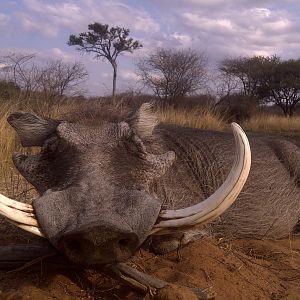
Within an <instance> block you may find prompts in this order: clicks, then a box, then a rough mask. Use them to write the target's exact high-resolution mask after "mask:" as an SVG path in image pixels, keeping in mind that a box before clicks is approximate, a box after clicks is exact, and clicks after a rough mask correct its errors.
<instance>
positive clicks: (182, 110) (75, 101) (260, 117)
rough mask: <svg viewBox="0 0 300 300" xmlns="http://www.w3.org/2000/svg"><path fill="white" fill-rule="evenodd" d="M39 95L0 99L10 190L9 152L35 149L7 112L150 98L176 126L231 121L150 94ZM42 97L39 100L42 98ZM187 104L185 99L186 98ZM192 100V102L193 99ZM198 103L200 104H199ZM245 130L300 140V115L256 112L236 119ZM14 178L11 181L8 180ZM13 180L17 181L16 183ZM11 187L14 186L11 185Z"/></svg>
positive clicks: (0, 150)
mask: <svg viewBox="0 0 300 300" xmlns="http://www.w3.org/2000/svg"><path fill="white" fill-rule="evenodd" d="M39 96H42V95H39V94H36V95H35V96H34V97H32V98H29V99H27V100H26V101H25V100H23V101H22V100H21V99H22V96H20V97H16V98H11V99H10V100H9V101H3V100H2V101H0V111H1V115H0V136H1V143H0V161H1V169H2V171H1V175H2V177H3V178H2V180H4V179H5V180H6V181H11V183H10V184H9V183H6V188H8V186H10V187H9V188H8V189H9V190H10V191H11V192H12V193H17V192H20V190H19V189H18V187H16V186H17V185H18V182H19V181H20V178H19V177H18V178H17V179H16V178H15V177H14V176H16V175H17V172H16V170H15V168H14V167H13V164H12V161H11V155H12V153H13V152H15V151H18V152H25V151H27V152H34V151H36V149H34V148H29V149H25V148H22V147H21V145H20V143H19V141H18V139H17V138H16V134H15V132H14V130H13V129H12V128H11V127H10V125H9V124H8V123H7V117H8V116H9V114H10V113H12V112H14V111H18V110H23V111H32V112H35V113H37V114H38V115H41V116H45V117H50V118H63V116H64V115H67V114H70V113H71V114H72V112H78V111H83V110H85V109H92V110H103V111H104V110H105V109H106V108H107V107H111V106H112V105H114V106H116V107H118V108H128V109H130V107H137V106H138V105H140V104H141V103H142V102H145V101H152V102H154V103H157V108H156V110H157V115H158V117H159V119H160V121H161V122H165V123H172V124H177V125H180V126H186V127H193V128H201V129H211V130H218V131H223V130H228V129H229V123H230V122H231V121H234V116H232V115H230V111H228V110H227V111H226V110H224V109H223V108H220V107H218V106H214V105H212V104H209V103H206V104H205V105H194V104H191V105H190V106H189V105H167V106H166V105H164V106H160V105H159V104H160V102H159V101H158V102H155V100H153V98H151V97H149V96H148V97H146V96H145V97H143V96H138V97H137V96H133V95H130V94H124V95H121V96H119V97H117V99H116V100H115V101H114V102H112V101H111V98H101V99H98V100H97V99H93V100H91V99H90V100H89V99H84V98H83V97H81V98H78V97H73V98H71V97H69V98H68V97H64V98H61V99H59V100H57V101H54V100H53V99H50V98H48V99H45V98H44V99H43V98H39ZM42 99H43V100H42ZM187 103H188V100H187ZM193 103H194V102H193ZM200 104H201V103H200ZM239 123H240V124H241V125H242V127H243V128H244V129H245V130H246V131H251V132H257V133H264V134H266V133H268V134H280V135H284V136H290V137H292V138H295V139H297V140H300V116H294V117H293V118H286V117H284V116H280V115H276V114H272V113H267V112H265V111H264V112H257V113H256V114H255V115H253V116H251V117H250V118H246V119H245V120H242V121H240V122H239ZM13 178H14V180H13V182H12V179H13ZM16 181H17V182H16ZM12 186H14V187H12Z"/></svg>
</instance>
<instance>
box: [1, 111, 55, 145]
mask: <svg viewBox="0 0 300 300" xmlns="http://www.w3.org/2000/svg"><path fill="white" fill-rule="evenodd" d="M7 121H8V123H9V124H10V125H11V126H12V127H13V128H14V129H15V130H16V132H17V133H18V135H19V137H20V140H21V143H22V146H23V147H31V146H40V147H41V146H43V144H44V141H45V140H46V139H47V138H48V137H49V136H50V135H51V134H52V133H54V132H55V130H56V127H57V125H58V124H59V121H56V120H51V119H43V118H40V117H38V116H37V115H35V114H31V113H26V112H15V113H12V114H11V115H10V116H9V117H8V118H7Z"/></svg>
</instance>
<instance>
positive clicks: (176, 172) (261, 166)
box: [8, 105, 300, 266]
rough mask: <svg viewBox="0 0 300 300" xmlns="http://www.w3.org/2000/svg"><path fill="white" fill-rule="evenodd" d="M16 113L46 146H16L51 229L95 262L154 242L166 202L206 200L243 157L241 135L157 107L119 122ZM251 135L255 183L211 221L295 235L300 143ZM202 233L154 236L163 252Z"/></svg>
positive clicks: (74, 253) (230, 232)
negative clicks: (167, 116)
mask: <svg viewBox="0 0 300 300" xmlns="http://www.w3.org/2000/svg"><path fill="white" fill-rule="evenodd" d="M83 119H84V118H83ZM8 121H9V122H10V124H11V125H12V126H13V127H14V128H15V129H16V131H17V132H18V134H19V136H20V139H21V141H22V144H23V145H24V146H33V145H34V146H40V147H42V150H41V153H40V154H38V155H36V156H29V157H28V156H23V155H19V154H16V155H15V156H14V163H15V165H16V167H17V169H18V170H19V171H20V173H21V174H22V175H23V176H24V177H25V178H26V179H27V180H28V181H29V182H31V183H32V184H33V185H34V186H35V187H36V188H37V190H38V191H39V192H40V194H41V197H40V198H38V199H36V200H34V202H33V205H34V209H35V212H36V215H37V219H38V222H39V224H40V226H41V228H42V229H43V232H44V233H45V235H46V236H47V237H48V239H49V240H50V242H51V243H52V244H53V245H54V246H55V247H57V248H58V249H59V250H61V251H62V252H63V253H65V254H66V255H67V256H68V257H69V258H70V259H71V260H72V261H75V262H78V263H81V264H82V265H87V266H94V265H99V264H106V263H114V262H120V261H125V260H126V259H127V258H128V257H130V256H131V255H132V254H133V253H134V251H135V250H136V249H137V248H138V247H140V245H142V243H143V242H144V241H145V239H146V237H147V235H148V234H149V232H150V230H151V228H152V226H153V224H154V223H155V222H156V220H157V217H158V213H159V211H160V209H161V207H164V208H171V209H174V208H180V207H186V206H190V205H191V204H195V203H197V202H199V201H203V200H204V199H206V198H207V197H208V196H209V195H211V194H212V193H213V192H214V191H215V190H216V189H217V188H218V187H219V186H220V185H221V184H222V182H223V181H224V180H225V178H226V176H227V174H228V172H229V170H230V167H231V163H232V161H233V156H234V141H233V137H232V134H230V133H216V132H210V131H201V130H197V129H191V128H181V127H177V126H171V125H159V126H156V120H155V118H153V115H152V113H151V112H150V111H149V107H148V106H147V105H143V106H142V107H141V108H140V109H139V110H138V111H137V112H135V113H134V114H132V115H129V116H124V117H123V116H121V115H120V118H119V119H116V120H113V121H112V120H109V118H108V119H107V120H102V122H99V120H96V119H93V120H88V121H87V122H86V120H85V119H84V120H83V121H84V122H82V121H80V120H79V121H78V122H75V123H71V122H66V121H53V120H44V119H41V118H39V117H37V116H34V115H29V114H26V113H15V114H13V115H11V116H10V117H9V120H8ZM249 140H250V145H251V150H252V157H253V159H252V168H251V171H250V175H249V178H248V181H247V183H246V185H245V187H244V189H243V191H242V193H241V194H240V195H239V197H238V199H237V200H236V202H235V203H234V204H233V205H232V207H231V208H229V209H228V210H227V211H226V212H225V213H224V214H223V215H222V216H221V218H219V219H218V220H216V221H215V222H214V223H213V224H210V225H208V226H207V227H206V229H207V230H209V231H210V232H211V233H213V234H219V235H221V236H229V237H234V238H239V237H244V238H245V237H246V238H248V237H249V238H260V239H262V238H272V239H273V238H275V239H276V238H283V237H286V236H288V235H289V234H290V233H291V232H292V231H293V230H294V228H296V225H297V222H298V221H299V219H300V190H299V182H300V163H299V161H300V150H299V147H298V146H297V145H296V144H294V143H292V142H289V141H286V140H284V139H279V138H273V137H259V136H250V137H249ZM174 153H176V157H175V155H174ZM204 234H205V232H204ZM202 235H203V231H199V230H194V231H188V232H187V233H186V234H184V235H182V233H176V234H174V235H173V236H172V235H171V236H166V237H164V236H163V237H153V238H152V246H153V249H154V250H155V251H156V252H160V253H163V252H167V251H170V250H174V249H176V248H177V247H178V246H180V244H181V243H187V242H189V241H190V240H193V239H195V237H196V238H199V237H201V236H202Z"/></svg>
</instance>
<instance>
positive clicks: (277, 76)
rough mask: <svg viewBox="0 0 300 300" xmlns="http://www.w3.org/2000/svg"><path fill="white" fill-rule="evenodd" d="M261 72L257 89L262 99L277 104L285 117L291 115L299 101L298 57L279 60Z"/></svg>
mask: <svg viewBox="0 0 300 300" xmlns="http://www.w3.org/2000/svg"><path fill="white" fill-rule="evenodd" d="M262 73H263V76H262V80H261V85H260V87H259V89H258V94H259V95H260V97H261V98H262V100H263V101H264V102H265V103H273V104H275V105H277V106H278V107H280V108H281V109H282V111H283V113H284V115H285V116H286V117H292V116H293V115H294V112H295V109H296V106H297V104H298V103H300V59H297V60H295V59H290V60H286V61H283V60H279V61H278V62H277V63H276V64H273V65H272V67H269V68H266V69H265V70H263V72H262Z"/></svg>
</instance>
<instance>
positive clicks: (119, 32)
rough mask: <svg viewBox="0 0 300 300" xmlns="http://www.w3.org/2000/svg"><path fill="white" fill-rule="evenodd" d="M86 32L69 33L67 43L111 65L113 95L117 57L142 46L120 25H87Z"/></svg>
mask: <svg viewBox="0 0 300 300" xmlns="http://www.w3.org/2000/svg"><path fill="white" fill-rule="evenodd" d="M88 30H89V31H88V32H82V33H80V34H79V35H77V36H76V35H74V34H72V35H70V37H69V41H68V45H69V46H77V48H76V49H77V50H78V51H82V52H86V53H94V54H95V58H96V59H102V58H103V59H106V60H108V61H109V63H110V64H111V65H112V67H113V89H112V95H113V97H114V96H115V90H116V78H117V58H118V56H119V54H121V53H122V52H130V53H132V52H133V51H134V50H136V49H139V48H141V47H142V44H140V42H139V41H137V40H134V39H133V38H131V37H129V34H130V30H129V29H126V28H122V27H118V26H117V27H109V25H107V24H101V23H97V22H96V23H93V24H89V25H88Z"/></svg>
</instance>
